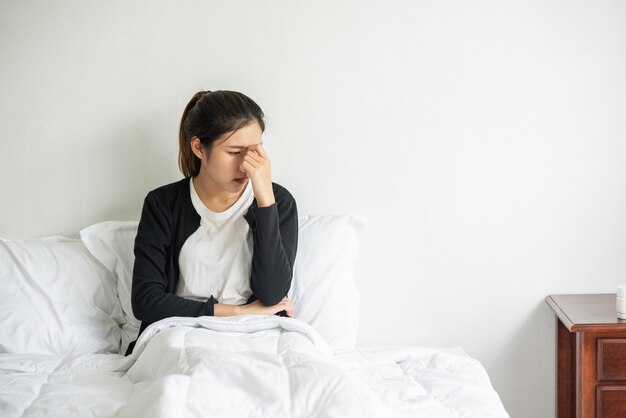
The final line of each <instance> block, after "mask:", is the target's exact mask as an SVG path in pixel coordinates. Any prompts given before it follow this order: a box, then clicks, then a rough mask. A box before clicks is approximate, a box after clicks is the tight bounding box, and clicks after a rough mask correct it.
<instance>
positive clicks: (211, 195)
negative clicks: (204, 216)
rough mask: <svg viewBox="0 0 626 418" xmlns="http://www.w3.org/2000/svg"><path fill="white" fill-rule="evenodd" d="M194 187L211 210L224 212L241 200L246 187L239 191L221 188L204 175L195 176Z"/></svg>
mask: <svg viewBox="0 0 626 418" xmlns="http://www.w3.org/2000/svg"><path fill="white" fill-rule="evenodd" d="M192 181H193V187H194V188H195V189H196V193H197V194H198V197H199V198H200V200H201V201H202V203H203V204H204V206H206V207H207V208H209V210H211V211H213V212H223V211H225V210H226V209H228V208H230V207H231V206H232V205H234V204H235V202H237V200H239V198H240V197H241V195H242V194H243V192H244V190H245V189H246V188H245V187H244V188H242V189H241V191H239V192H237V193H232V192H229V191H228V190H224V189H221V188H220V187H219V186H218V185H217V184H215V183H214V182H212V181H211V180H210V179H204V178H203V177H202V175H197V176H195V177H193V179H192Z"/></svg>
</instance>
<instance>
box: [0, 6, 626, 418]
mask: <svg viewBox="0 0 626 418" xmlns="http://www.w3.org/2000/svg"><path fill="white" fill-rule="evenodd" d="M624 22H626V3H625V2H623V1H620V0H615V1H597V0H585V1H570V0H568V1H557V0H534V1H522V0H519V1H496V0H493V1H486V0H483V1H473V2H463V1H456V2H453V1H440V0H424V1H410V0H405V1H400V0H395V1H383V0H377V1H358V2H357V1H334V0H324V1H317V2H304V1H294V0H280V1H258V0H249V1H230V2H216V1H181V2H170V1H156V2H155V1H148V0H144V1H135V2H125V1H119V0H116V1H82V0H80V1H79V0H75V1H64V2H62V1H59V2H47V1H17V0H13V1H3V2H2V3H1V5H0V71H1V73H0V74H1V77H0V112H1V115H2V116H1V120H2V123H1V124H0V141H1V142H0V144H1V148H0V150H1V151H0V195H1V196H2V204H1V205H0V236H2V237H6V238H27V237H36V236H42V235H47V234H66V235H74V236H75V235H76V234H77V232H78V230H80V229H81V228H83V227H85V226H87V225H90V224H93V223H96V222H99V221H103V220H111V219H122V220H127V219H138V217H139V211H140V208H141V204H142V200H143V197H144V196H145V194H146V193H147V192H148V191H149V190H150V189H152V188H154V187H157V186H159V185H161V184H164V183H167V182H170V181H174V180H176V179H178V178H179V176H180V174H179V172H178V170H177V160H176V157H177V154H176V153H177V125H178V122H179V117H180V114H181V113H182V110H183V107H184V105H185V104H186V102H187V101H188V99H189V98H190V97H191V95H192V94H193V93H194V92H196V91H197V90H205V89H210V90H217V89H233V90H240V91H242V92H244V93H246V94H248V95H250V96H251V97H253V98H254V99H255V100H256V101H257V102H258V103H259V104H260V105H261V106H262V107H263V109H264V110H265V112H266V114H267V116H268V118H267V125H268V129H267V132H266V135H265V142H266V144H267V148H268V151H269V153H270V156H271V157H272V161H273V169H274V178H275V180H276V181H278V182H279V183H282V184H283V185H285V186H286V187H288V188H289V189H290V190H291V191H292V193H293V194H294V195H295V196H296V198H297V200H298V203H299V208H300V213H301V214H307V213H310V214H312V213H336V212H354V213H359V214H361V215H365V216H367V217H368V218H369V228H368V231H367V233H366V234H365V236H364V238H363V245H362V250H361V253H360V256H359V261H358V268H357V275H358V287H359V289H360V292H361V294H362V311H361V333H360V343H361V344H420V345H442V346H462V347H463V348H465V350H466V351H468V352H469V353H470V354H471V355H472V356H474V357H476V358H478V359H479V360H480V361H481V362H482V363H483V364H484V365H485V366H486V367H487V369H488V371H489V373H490V375H491V377H492V380H493V383H494V385H495V387H496V389H497V390H498V392H499V393H500V395H501V397H502V399H503V402H504V404H505V406H506V407H507V409H508V410H509V412H510V414H511V417H512V418H533V417H537V418H543V417H546V418H547V417H552V416H554V404H553V403H554V387H553V385H554V383H553V381H554V348H553V346H554V319H553V315H552V313H551V311H550V310H549V308H548V307H547V306H546V305H545V303H544V302H543V298H544V297H545V296H546V295H548V294H551V293H574V292H613V291H614V289H615V286H616V285H618V284H626V216H625V214H626V193H625V192H626V141H625V139H626V77H625V76H624V75H625V74H626V25H625V24H624Z"/></svg>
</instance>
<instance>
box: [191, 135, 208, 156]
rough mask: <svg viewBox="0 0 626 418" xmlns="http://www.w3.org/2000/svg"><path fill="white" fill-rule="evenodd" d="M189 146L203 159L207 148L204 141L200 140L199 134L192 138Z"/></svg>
mask: <svg viewBox="0 0 626 418" xmlns="http://www.w3.org/2000/svg"><path fill="white" fill-rule="evenodd" d="M189 146H190V147H191V152H193V153H194V155H195V156H196V157H198V158H200V159H202V157H203V156H204V152H205V150H204V146H203V145H202V142H200V138H198V137H197V136H194V137H193V138H191V141H190V143H189Z"/></svg>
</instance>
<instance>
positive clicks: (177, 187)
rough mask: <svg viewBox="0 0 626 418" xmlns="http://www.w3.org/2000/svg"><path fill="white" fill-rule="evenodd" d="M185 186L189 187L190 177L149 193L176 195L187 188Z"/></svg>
mask: <svg viewBox="0 0 626 418" xmlns="http://www.w3.org/2000/svg"><path fill="white" fill-rule="evenodd" d="M185 188H186V189H189V177H185V178H183V179H181V180H178V181H175V182H173V183H169V184H164V185H163V186H159V187H157V188H156V189H152V190H150V191H149V192H148V195H157V196H176V195H177V194H178V193H180V192H181V190H185Z"/></svg>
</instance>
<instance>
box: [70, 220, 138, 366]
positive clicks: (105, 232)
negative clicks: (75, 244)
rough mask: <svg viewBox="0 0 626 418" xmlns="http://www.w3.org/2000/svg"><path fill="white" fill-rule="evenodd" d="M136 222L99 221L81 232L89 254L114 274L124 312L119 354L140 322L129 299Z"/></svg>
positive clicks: (135, 332)
mask: <svg viewBox="0 0 626 418" xmlns="http://www.w3.org/2000/svg"><path fill="white" fill-rule="evenodd" d="M138 224H139V223H138V222H137V221H128V222H118V221H110V222H101V223H98V224H95V225H91V226H89V227H87V228H85V229H83V230H82V231H80V238H81V239H82V240H83V243H84V244H85V246H86V247H87V248H88V249H89V251H90V252H91V254H93V256H94V257H96V258H97V259H98V260H99V261H100V262H101V263H102V264H104V266H105V267H106V268H107V269H109V271H110V272H112V273H114V274H115V275H116V277H117V294H118V296H119V301H120V305H121V306H122V310H123V312H124V321H123V324H122V346H121V350H120V352H121V353H122V354H123V353H125V352H126V349H127V348H128V345H129V344H130V343H131V342H132V341H135V340H136V339H137V334H138V333H139V326H140V325H141V321H139V320H138V319H137V318H135V315H133V308H132V306H131V302H130V292H131V284H132V278H133V264H134V262H135V254H134V246H135V237H136V236H137V225H138Z"/></svg>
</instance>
